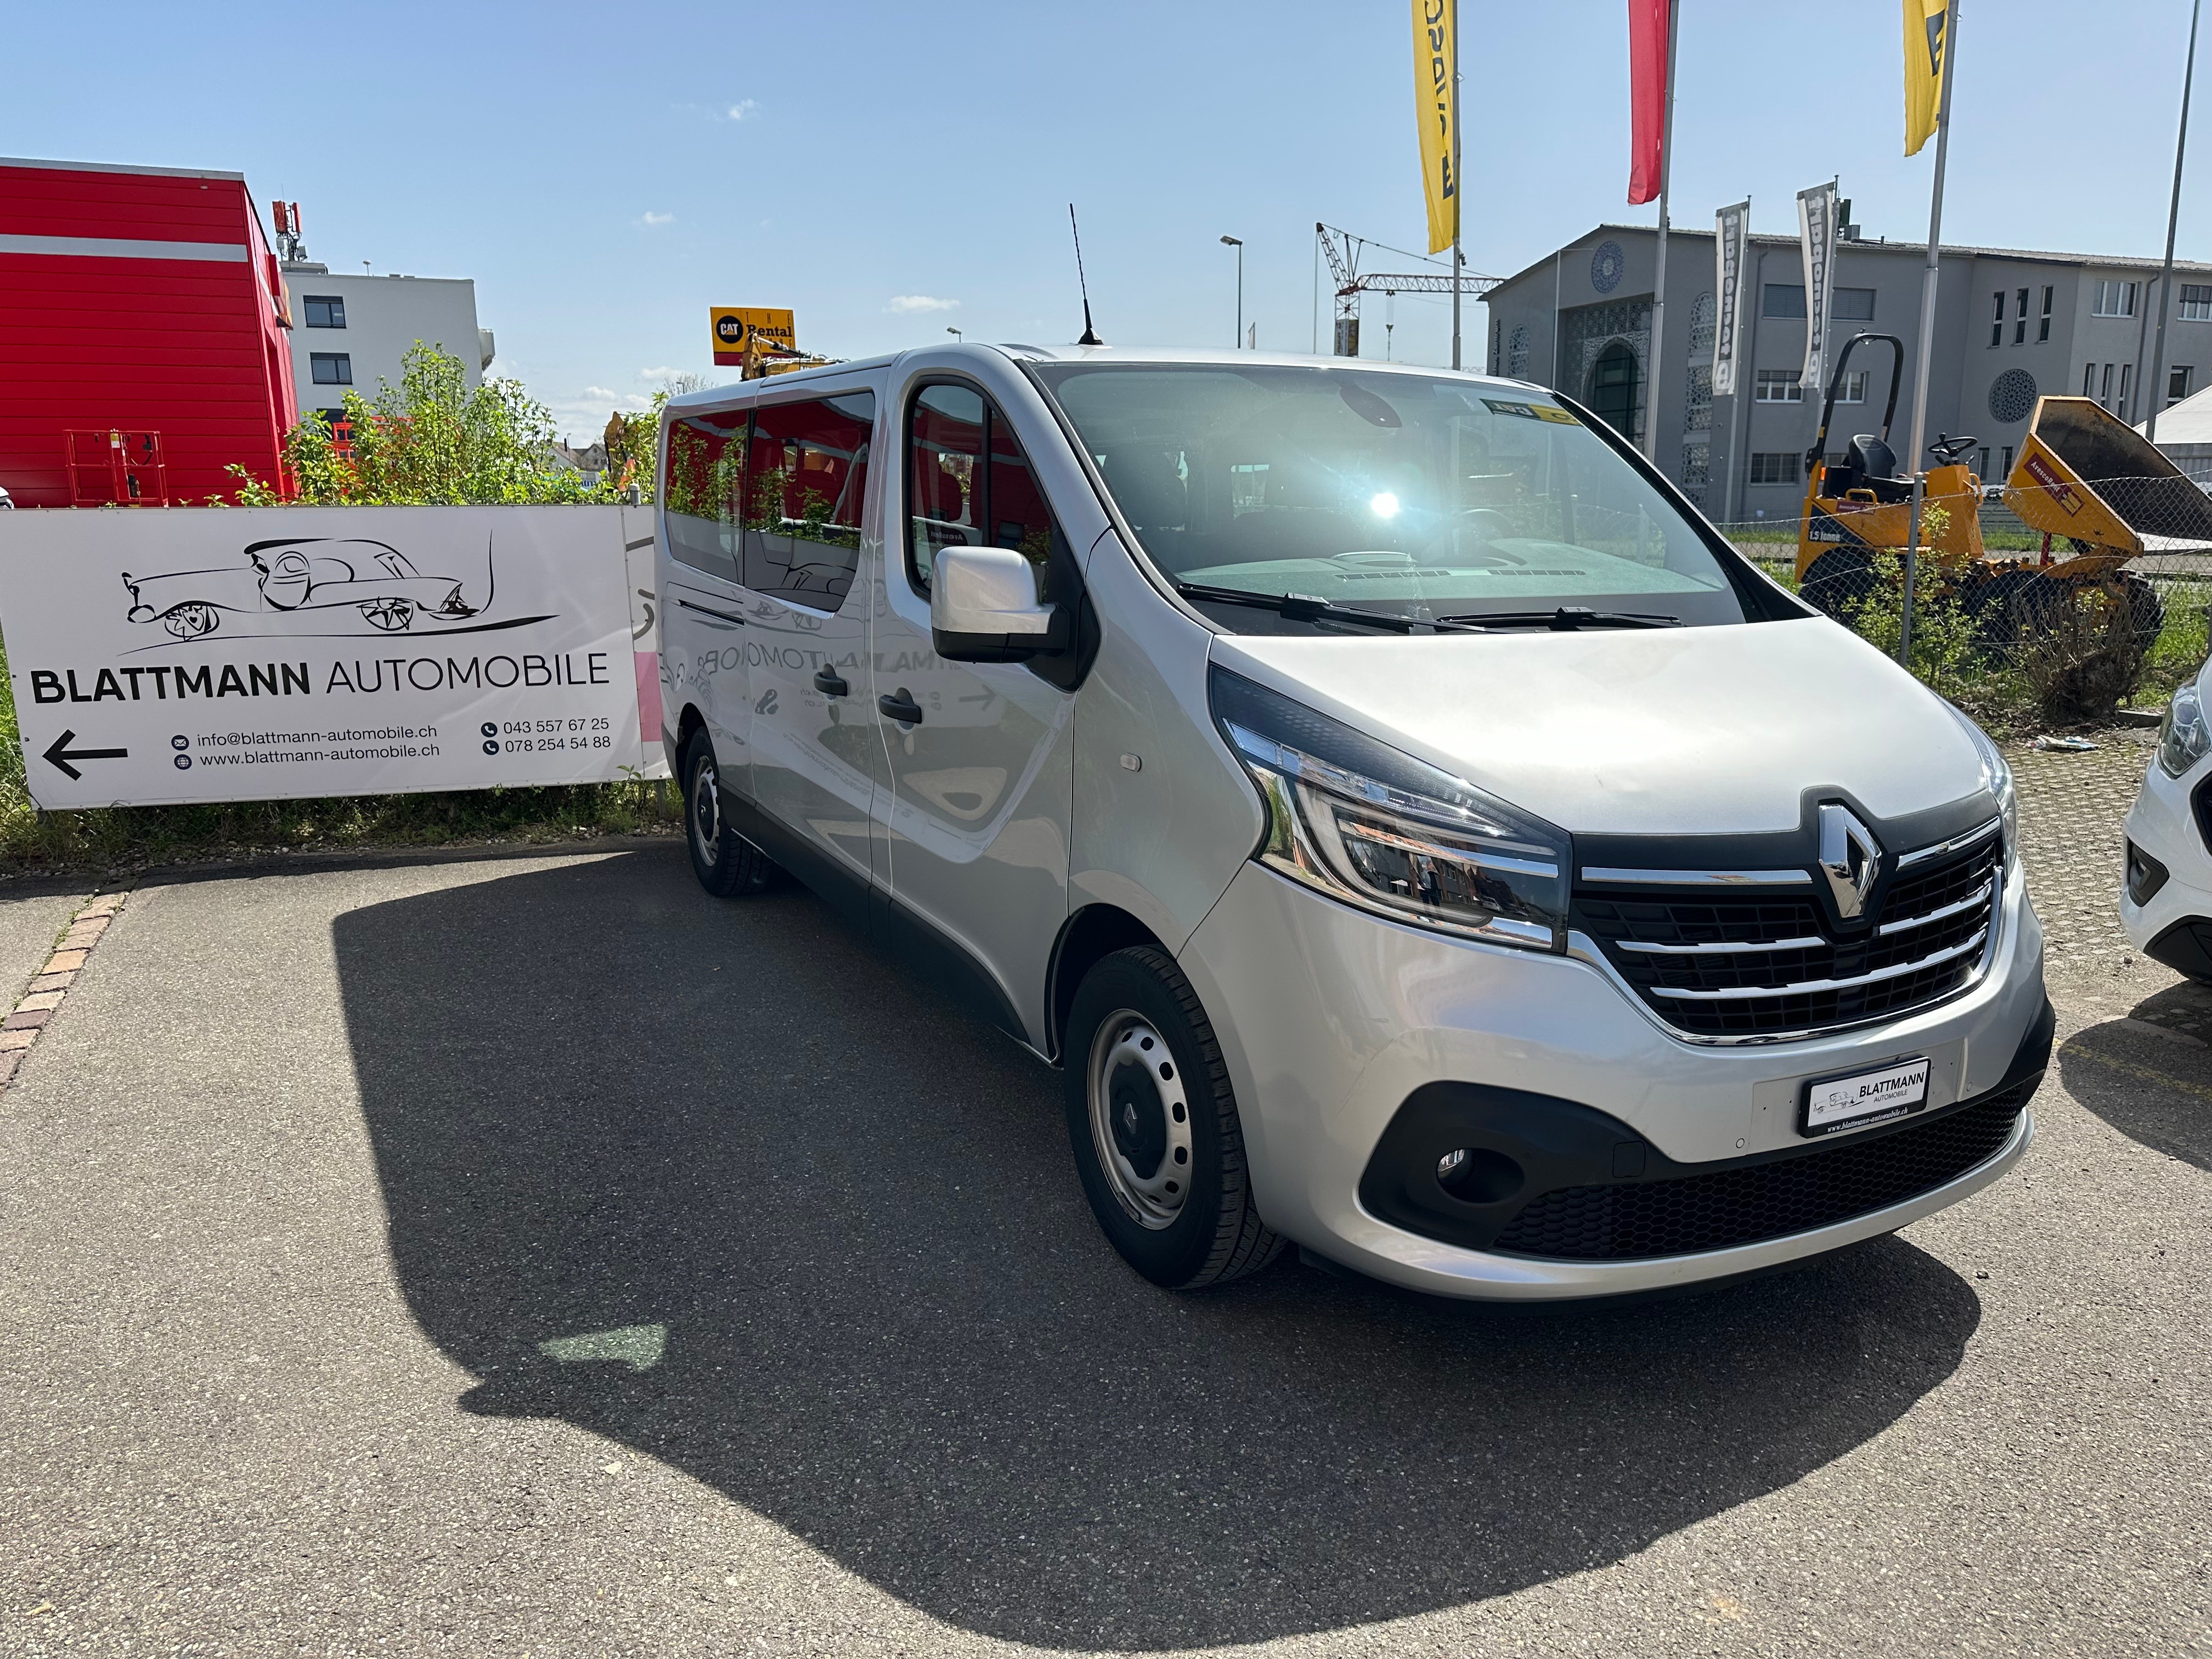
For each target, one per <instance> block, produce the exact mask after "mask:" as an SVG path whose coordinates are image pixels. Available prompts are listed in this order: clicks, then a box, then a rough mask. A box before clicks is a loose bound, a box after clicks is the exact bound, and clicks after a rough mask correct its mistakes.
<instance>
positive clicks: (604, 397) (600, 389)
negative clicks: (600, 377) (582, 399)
mask: <svg viewBox="0 0 2212 1659" xmlns="http://www.w3.org/2000/svg"><path fill="white" fill-rule="evenodd" d="M584 395H585V396H586V398H598V399H599V401H600V402H601V403H608V404H611V403H616V402H618V401H619V400H620V399H621V398H622V393H621V392H610V391H608V390H607V389H606V387H605V386H586V387H585V388H584Z"/></svg>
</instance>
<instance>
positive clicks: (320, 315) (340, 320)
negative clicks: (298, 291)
mask: <svg viewBox="0 0 2212 1659" xmlns="http://www.w3.org/2000/svg"><path fill="white" fill-rule="evenodd" d="M300 302H301V304H302V305H304V306H305V307H307V326H308V327H309V328H343V327H344V326H345V299H344V296H343V295H337V294H303V295H301V296H300Z"/></svg>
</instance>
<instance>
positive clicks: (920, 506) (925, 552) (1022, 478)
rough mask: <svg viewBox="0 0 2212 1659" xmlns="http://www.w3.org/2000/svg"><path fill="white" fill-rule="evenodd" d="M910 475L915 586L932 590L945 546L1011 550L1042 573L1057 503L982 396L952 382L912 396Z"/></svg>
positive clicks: (1009, 428)
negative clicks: (1052, 502) (933, 574)
mask: <svg viewBox="0 0 2212 1659" xmlns="http://www.w3.org/2000/svg"><path fill="white" fill-rule="evenodd" d="M986 458H987V459H986ZM907 477H908V498H909V503H908V519H907V572H908V575H909V576H911V577H912V578H913V580H914V585H915V586H916V587H917V588H919V589H921V591H922V592H927V591H928V590H929V578H930V572H931V571H932V570H933V568H935V566H936V560H937V554H938V550H939V549H940V548H945V547H980V546H992V547H1007V548H1012V549H1013V550H1015V551H1016V552H1018V553H1020V554H1021V555H1023V556H1024V557H1025V558H1027V559H1029V560H1030V562H1032V563H1033V564H1035V565H1036V566H1037V568H1038V570H1039V572H1040V574H1042V570H1043V568H1044V564H1045V560H1046V557H1047V556H1048V554H1049V552H1050V551H1051V549H1052V535H1053V529H1054V522H1053V516H1052V508H1051V507H1050V506H1048V504H1047V503H1046V501H1045V498H1044V491H1043V489H1042V487H1041V486H1040V485H1039V484H1038V483H1037V481H1036V472H1035V471H1034V470H1033V469H1032V468H1031V467H1030V460H1029V457H1028V456H1027V455H1025V454H1024V453H1022V446H1021V442H1020V441H1019V440H1018V439H1017V438H1016V437H1015V436H1014V430H1013V428H1012V426H1011V425H1010V424H1009V423H1008V422H1007V421H1006V416H1003V415H1001V414H1000V413H999V411H998V410H997V409H995V408H994V407H993V406H992V404H990V402H989V401H988V400H987V398H984V397H982V396H981V394H980V393H979V392H975V391H974V390H973V389H971V388H969V387H968V386H947V385H938V386H924V387H923V388H922V389H921V391H920V392H917V393H916V394H915V400H914V404H913V407H912V409H911V410H910V411H909V413H908V421H907Z"/></svg>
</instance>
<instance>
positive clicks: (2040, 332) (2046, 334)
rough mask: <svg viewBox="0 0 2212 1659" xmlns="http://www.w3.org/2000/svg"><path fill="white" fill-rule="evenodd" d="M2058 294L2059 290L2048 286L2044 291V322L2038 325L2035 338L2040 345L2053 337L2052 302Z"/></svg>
mask: <svg viewBox="0 0 2212 1659" xmlns="http://www.w3.org/2000/svg"><path fill="white" fill-rule="evenodd" d="M2057 292H2058V290H2057V289H2055V288H2051V287H2048V286H2046V287H2045V289H2044V290H2043V320H2042V321H2041V322H2040V323H2039V324H2037V325H2036V329H2035V338H2036V342H2037V343H2038V344H2040V343H2042V342H2044V341H2045V340H2047V339H2049V338H2050V337H2051V300H2052V298H2053V297H2054V296H2056V295H2057Z"/></svg>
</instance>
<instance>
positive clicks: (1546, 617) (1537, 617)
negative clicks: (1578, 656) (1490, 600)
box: [1437, 605, 1682, 634]
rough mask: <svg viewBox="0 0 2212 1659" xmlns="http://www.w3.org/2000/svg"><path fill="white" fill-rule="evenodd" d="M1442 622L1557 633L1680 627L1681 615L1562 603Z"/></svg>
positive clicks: (1450, 618) (1442, 618)
mask: <svg viewBox="0 0 2212 1659" xmlns="http://www.w3.org/2000/svg"><path fill="white" fill-rule="evenodd" d="M1437 620H1438V621H1439V622H1447V623H1457V624H1459V625H1460V626H1461V627H1462V628H1474V629H1482V628H1548V629H1551V630H1552V631H1553V633H1555V634H1571V633H1573V632H1575V631H1576V630H1577V629H1583V628H1680V626H1681V625H1682V619H1681V618H1680V617H1668V616H1662V615H1660V614H1659V613H1657V612H1656V611H1593V610H1591V609H1590V608H1589V606H1588V605H1561V606H1559V609H1557V610H1556V611H1483V612H1480V613H1478V614H1476V615H1474V616H1471V617H1438V618H1437Z"/></svg>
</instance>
